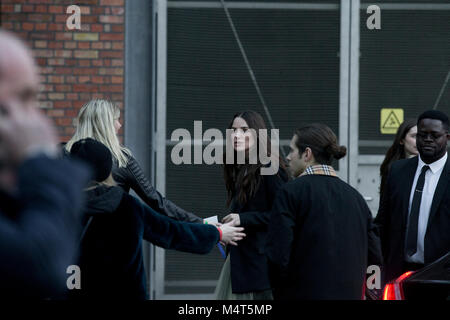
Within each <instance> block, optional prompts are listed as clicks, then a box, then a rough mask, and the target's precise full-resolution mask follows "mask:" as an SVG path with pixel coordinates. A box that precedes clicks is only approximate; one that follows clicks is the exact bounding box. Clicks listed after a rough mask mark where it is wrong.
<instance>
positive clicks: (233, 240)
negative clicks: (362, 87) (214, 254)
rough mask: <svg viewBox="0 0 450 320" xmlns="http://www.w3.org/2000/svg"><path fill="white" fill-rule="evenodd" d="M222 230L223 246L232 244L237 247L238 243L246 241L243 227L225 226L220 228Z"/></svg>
mask: <svg viewBox="0 0 450 320" xmlns="http://www.w3.org/2000/svg"><path fill="white" fill-rule="evenodd" d="M220 230H222V241H221V243H223V244H231V245H233V246H237V241H239V240H242V239H244V237H245V233H243V232H242V231H244V228H242V227H233V226H231V225H230V224H223V225H222V226H221V227H220Z"/></svg>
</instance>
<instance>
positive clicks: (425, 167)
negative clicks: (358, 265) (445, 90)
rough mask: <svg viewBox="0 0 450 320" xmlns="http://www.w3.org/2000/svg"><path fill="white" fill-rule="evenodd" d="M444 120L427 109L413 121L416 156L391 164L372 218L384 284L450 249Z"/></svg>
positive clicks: (448, 167) (449, 190) (449, 163)
mask: <svg viewBox="0 0 450 320" xmlns="http://www.w3.org/2000/svg"><path fill="white" fill-rule="evenodd" d="M448 129H449V120H448V116H447V115H446V114H444V113H443V112H440V111H436V110H429V111H426V112H424V113H422V114H421V115H420V116H419V118H418V121H417V137H416V144H417V149H418V150H419V156H418V157H414V158H411V159H404V160H399V161H397V162H395V163H393V165H392V167H391V170H390V172H389V174H388V178H387V184H386V192H385V196H383V198H382V199H381V201H380V208H379V211H378V215H377V217H376V219H375V222H376V224H377V225H378V226H379V231H380V237H381V241H382V248H383V256H384V258H385V266H384V269H385V270H384V272H383V273H384V275H385V281H386V282H388V281H390V280H393V279H395V278H396V277H398V276H400V275H401V274H402V273H403V272H405V271H414V270H417V269H420V268H422V267H423V266H424V265H427V264H429V263H431V262H433V261H435V260H436V259H438V258H439V257H441V256H443V255H444V254H446V253H447V252H449V251H450V232H449V231H450V183H449V181H450V160H449V159H448V154H447V142H448V140H449V138H450V135H449V132H448Z"/></svg>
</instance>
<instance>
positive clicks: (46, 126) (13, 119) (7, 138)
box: [0, 103, 58, 166]
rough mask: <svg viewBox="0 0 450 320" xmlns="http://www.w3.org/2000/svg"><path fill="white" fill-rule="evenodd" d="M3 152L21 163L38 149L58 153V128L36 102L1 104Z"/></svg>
mask: <svg viewBox="0 0 450 320" xmlns="http://www.w3.org/2000/svg"><path fill="white" fill-rule="evenodd" d="M0 108H1V110H0V111H1V112H0V114H1V115H0V150H1V151H0V153H1V154H2V156H3V157H6V159H5V161H7V162H9V164H10V165H12V166H18V165H19V164H20V163H22V162H23V161H24V160H25V159H26V158H27V157H28V156H30V155H31V154H32V153H34V152H38V151H45V152H46V153H53V154H55V155H56V154H57V153H58V146H57V143H58V142H57V137H56V133H55V129H54V127H53V125H52V124H51V123H50V121H49V120H48V119H47V118H46V117H45V116H44V115H43V114H42V112H41V111H40V110H39V109H38V108H37V107H35V106H28V107H25V106H23V105H19V104H14V103H5V104H2V105H0Z"/></svg>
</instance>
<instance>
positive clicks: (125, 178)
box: [61, 143, 203, 223]
mask: <svg viewBox="0 0 450 320" xmlns="http://www.w3.org/2000/svg"><path fill="white" fill-rule="evenodd" d="M61 146H62V148H63V152H64V155H65V156H67V155H69V152H68V151H67V150H66V148H65V147H64V146H65V143H62V144H61ZM112 175H113V178H114V180H115V181H116V182H117V185H118V186H120V187H122V189H123V190H125V191H126V192H129V191H130V189H132V190H133V191H134V192H136V194H137V195H138V196H139V198H141V199H142V201H144V202H145V203H146V204H147V205H148V206H150V207H151V208H152V209H153V210H155V211H157V212H159V213H161V214H163V215H165V216H168V217H170V218H173V219H175V220H180V221H187V222H197V223H203V219H202V218H200V217H198V216H196V215H195V214H193V213H191V212H188V211H186V210H184V209H182V208H180V207H178V206H177V205H176V204H174V203H173V202H172V201H170V200H167V199H166V198H164V197H163V196H162V194H161V193H159V192H158V190H156V189H155V188H154V187H153V186H152V184H151V183H150V181H149V180H148V179H147V177H146V176H145V174H144V172H143V171H142V168H141V167H140V165H139V163H138V162H137V161H136V159H135V158H134V157H133V156H132V155H128V162H127V165H126V166H125V167H119V166H118V162H117V160H116V159H114V158H113V167H112Z"/></svg>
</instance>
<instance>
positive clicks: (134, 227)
mask: <svg viewBox="0 0 450 320" xmlns="http://www.w3.org/2000/svg"><path fill="white" fill-rule="evenodd" d="M87 200H88V201H87V206H86V219H85V221H84V223H86V221H90V223H89V225H88V227H87V228H86V232H85V235H84V237H83V240H82V243H81V255H80V269H81V272H82V273H81V274H82V275H81V290H73V291H74V292H73V294H74V295H73V297H75V298H77V297H81V298H102V299H107V298H113V299H117V298H124V299H145V298H147V297H148V295H147V290H146V280H145V272H144V263H143V256H142V240H143V239H145V240H147V241H150V242H151V243H153V244H155V245H157V246H159V247H162V248H165V249H175V250H179V251H184V252H191V253H200V254H206V253H208V252H210V251H211V250H212V248H213V247H214V246H215V244H216V243H217V242H218V241H219V231H218V230H217V228H216V227H214V226H211V225H203V224H197V223H187V222H179V221H175V220H173V219H170V218H168V217H165V216H163V215H161V214H159V213H157V212H156V211H154V210H153V209H151V208H150V207H149V206H147V205H145V204H143V203H142V202H141V201H139V200H138V199H136V198H134V197H133V196H131V195H129V194H128V193H125V192H124V191H123V190H122V189H121V188H120V187H106V186H98V187H96V188H94V189H91V190H89V191H87ZM91 217H92V219H89V218H91Z"/></svg>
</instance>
